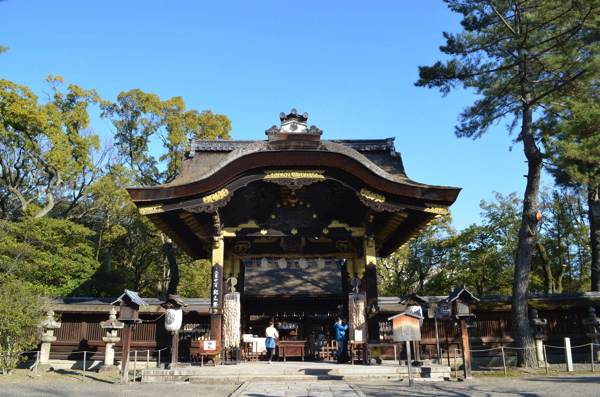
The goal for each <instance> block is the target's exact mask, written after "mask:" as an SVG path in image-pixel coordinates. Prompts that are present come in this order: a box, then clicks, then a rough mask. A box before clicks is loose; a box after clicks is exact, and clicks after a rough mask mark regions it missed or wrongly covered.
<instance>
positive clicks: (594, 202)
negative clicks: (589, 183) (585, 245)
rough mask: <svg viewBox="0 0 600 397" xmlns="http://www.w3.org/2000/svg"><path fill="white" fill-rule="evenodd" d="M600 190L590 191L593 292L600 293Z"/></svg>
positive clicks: (591, 189) (597, 188) (589, 213)
mask: <svg viewBox="0 0 600 397" xmlns="http://www.w3.org/2000/svg"><path fill="white" fill-rule="evenodd" d="M599 189H600V188H599V187H598V186H596V187H595V188H590V189H588V209H589V210H588V211H589V212H588V219H589V224H590V248H591V249H592V288H591V290H592V291H600V195H599V192H598V190H599Z"/></svg>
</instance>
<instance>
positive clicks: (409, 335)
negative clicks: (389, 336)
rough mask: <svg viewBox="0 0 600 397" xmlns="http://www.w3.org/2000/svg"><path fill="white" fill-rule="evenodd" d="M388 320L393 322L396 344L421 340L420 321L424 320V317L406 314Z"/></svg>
mask: <svg viewBox="0 0 600 397" xmlns="http://www.w3.org/2000/svg"><path fill="white" fill-rule="evenodd" d="M388 320H392V326H393V329H394V341H395V342H405V341H413V340H421V323H420V321H421V320H423V317H421V316H418V315H416V314H412V313H406V312H404V313H400V314H398V315H395V316H392V317H390V318H388Z"/></svg>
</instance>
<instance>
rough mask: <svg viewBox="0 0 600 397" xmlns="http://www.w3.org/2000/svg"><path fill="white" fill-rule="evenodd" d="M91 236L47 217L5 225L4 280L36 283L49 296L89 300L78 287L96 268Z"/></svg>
mask: <svg viewBox="0 0 600 397" xmlns="http://www.w3.org/2000/svg"><path fill="white" fill-rule="evenodd" d="M92 234H93V232H92V231H91V230H89V229H87V228H85V227H84V226H81V225H77V224H75V223H73V222H70V221H65V220H58V219H52V218H48V217H44V218H26V219H23V220H22V221H20V222H12V223H7V225H6V226H5V228H4V230H3V231H2V234H1V235H0V240H1V241H2V243H3V244H2V245H0V269H2V271H3V273H4V275H5V276H6V277H5V279H7V280H20V281H26V282H30V283H35V284H37V285H40V286H43V287H44V288H45V290H46V292H47V293H48V294H50V295H51V296H73V295H79V296H82V295H83V296H89V291H83V290H81V286H82V285H83V284H84V283H85V282H86V281H87V280H88V279H90V278H91V277H92V275H93V274H94V272H95V271H96V270H97V269H98V267H99V263H98V262H97V261H96V260H95V258H94V249H93V244H92V241H91V240H90V238H89V237H90V235H92ZM15 253H21V254H20V255H19V256H15ZM15 261H16V264H15ZM77 290H79V294H75V291H77Z"/></svg>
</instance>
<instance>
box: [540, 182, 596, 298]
mask: <svg viewBox="0 0 600 397" xmlns="http://www.w3.org/2000/svg"><path fill="white" fill-rule="evenodd" d="M580 190H581V189H579V188H577V187H571V188H568V187H564V186H563V187H560V186H559V187H558V188H557V189H554V190H553V191H552V192H551V193H549V194H546V193H545V194H542V195H541V202H540V212H541V213H542V214H543V219H542V220H541V221H540V224H539V225H540V234H539V237H538V240H537V242H536V245H535V248H536V251H537V254H538V255H537V258H535V257H534V266H535V265H536V264H537V265H538V266H537V268H539V270H540V271H541V273H542V274H543V276H542V278H543V280H544V287H543V288H544V291H545V292H546V293H561V292H563V290H564V291H567V292H580V291H584V290H586V287H584V284H587V283H588V281H589V279H588V275H589V271H588V270H587V267H588V265H589V260H590V250H589V245H588V244H587V237H588V236H589V229H588V227H587V225H586V214H585V210H584V208H583V203H582V201H583V200H582V196H581V193H580ZM536 259H537V260H536ZM534 270H537V269H534ZM534 273H535V272H534Z"/></svg>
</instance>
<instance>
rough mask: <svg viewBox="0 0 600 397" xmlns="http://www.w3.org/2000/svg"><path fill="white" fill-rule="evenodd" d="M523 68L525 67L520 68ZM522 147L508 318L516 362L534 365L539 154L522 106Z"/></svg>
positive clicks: (527, 111) (527, 109)
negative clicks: (531, 305)
mask: <svg viewBox="0 0 600 397" xmlns="http://www.w3.org/2000/svg"><path fill="white" fill-rule="evenodd" d="M523 70H525V68H523ZM524 80H525V79H523V80H522V81H521V84H522V87H523V92H524V93H525V94H526V95H524V97H525V100H526V101H527V100H529V95H528V89H527V87H526V85H527V81H524ZM521 137H522V139H523V147H524V151H525V156H526V157H527V160H528V161H527V168H528V171H527V187H526V188H525V197H524V199H523V216H522V220H521V229H520V231H519V243H518V246H517V258H516V261H515V279H514V282H513V294H512V308H511V319H512V327H513V337H514V338H515V342H516V344H517V347H519V348H521V349H519V350H518V359H517V365H518V366H520V367H533V366H535V365H537V357H536V351H535V342H534V340H533V336H532V334H531V329H530V328H529V318H528V316H527V312H528V307H527V294H528V291H529V273H530V271H531V257H532V254H533V247H534V244H535V235H536V233H537V223H538V220H537V212H538V211H537V202H538V194H539V189H540V177H541V173H542V154H541V153H540V151H539V149H538V147H537V145H536V143H535V139H534V136H533V128H532V110H531V108H530V107H529V106H527V105H524V106H523V125H522V129H521Z"/></svg>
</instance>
